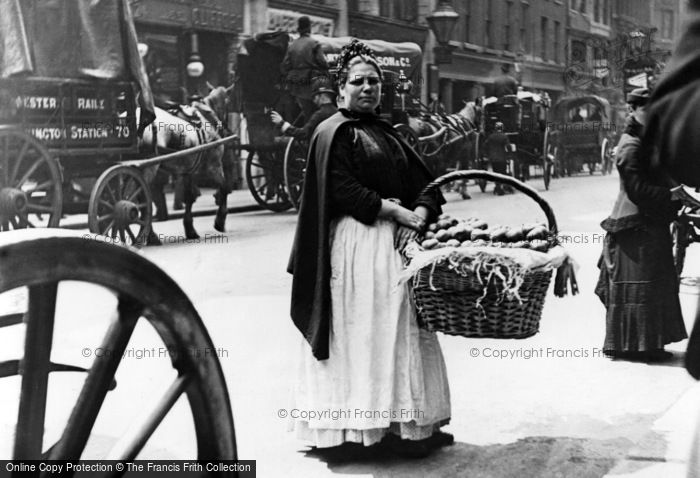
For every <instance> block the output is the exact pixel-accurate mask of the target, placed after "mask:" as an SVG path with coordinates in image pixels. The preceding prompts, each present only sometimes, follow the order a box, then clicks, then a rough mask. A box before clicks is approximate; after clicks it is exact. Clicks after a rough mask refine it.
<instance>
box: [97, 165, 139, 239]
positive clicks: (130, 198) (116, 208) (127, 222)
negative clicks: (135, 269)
mask: <svg viewBox="0 0 700 478" xmlns="http://www.w3.org/2000/svg"><path fill="white" fill-rule="evenodd" d="M151 220H152V202H151V193H150V190H149V189H148V185H147V184H146V181H145V179H144V178H143V175H142V174H141V172H140V171H139V170H137V169H135V168H133V167H129V166H113V167H111V168H109V169H108V170H106V171H105V172H104V173H102V174H101V175H100V177H99V178H98V179H97V182H96V183H95V186H94V187H93V189H92V193H91V194H90V203H89V206H88V226H89V227H90V232H92V233H95V234H102V235H103V236H107V237H110V238H111V239H112V240H113V241H114V242H121V243H123V244H129V245H133V246H141V245H143V244H145V243H146V240H147V238H148V234H149V232H150V230H151Z"/></svg>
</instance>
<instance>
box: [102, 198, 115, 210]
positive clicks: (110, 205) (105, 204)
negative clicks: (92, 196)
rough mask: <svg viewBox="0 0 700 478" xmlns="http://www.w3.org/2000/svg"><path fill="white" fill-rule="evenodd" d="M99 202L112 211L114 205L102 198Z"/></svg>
mask: <svg viewBox="0 0 700 478" xmlns="http://www.w3.org/2000/svg"><path fill="white" fill-rule="evenodd" d="M100 204H102V205H103V206H105V207H107V208H109V210H110V211H114V205H113V204H110V203H108V202H107V201H105V200H104V199H100Z"/></svg>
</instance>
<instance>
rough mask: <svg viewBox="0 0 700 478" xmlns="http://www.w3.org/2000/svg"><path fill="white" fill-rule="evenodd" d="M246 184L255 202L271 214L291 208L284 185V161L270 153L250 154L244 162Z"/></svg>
mask: <svg viewBox="0 0 700 478" xmlns="http://www.w3.org/2000/svg"><path fill="white" fill-rule="evenodd" d="M245 174H246V182H247V183H248V189H249V190H250V193H251V194H252V195H253V198H254V199H255V201H256V202H257V203H258V204H260V205H261V206H263V207H264V208H266V209H269V210H270V211H273V212H282V211H286V210H287V209H289V208H291V207H292V202H291V201H290V200H289V196H288V195H287V191H286V189H285V183H284V159H280V158H279V155H278V154H276V153H271V152H258V151H256V152H252V151H251V152H250V153H248V160H247V161H246V169H245Z"/></svg>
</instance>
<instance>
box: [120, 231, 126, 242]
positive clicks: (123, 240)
mask: <svg viewBox="0 0 700 478" xmlns="http://www.w3.org/2000/svg"><path fill="white" fill-rule="evenodd" d="M119 240H120V241H122V244H126V234H124V228H123V227H122V228H119Z"/></svg>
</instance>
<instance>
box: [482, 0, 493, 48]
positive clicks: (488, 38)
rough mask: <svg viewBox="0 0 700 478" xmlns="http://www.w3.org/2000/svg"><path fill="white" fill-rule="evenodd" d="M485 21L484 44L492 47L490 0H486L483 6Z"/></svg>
mask: <svg viewBox="0 0 700 478" xmlns="http://www.w3.org/2000/svg"><path fill="white" fill-rule="evenodd" d="M485 13H486V15H485V19H484V20H485V23H484V45H486V46H487V47H489V48H493V31H492V28H493V12H492V10H491V1H490V0H486V8H485Z"/></svg>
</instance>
